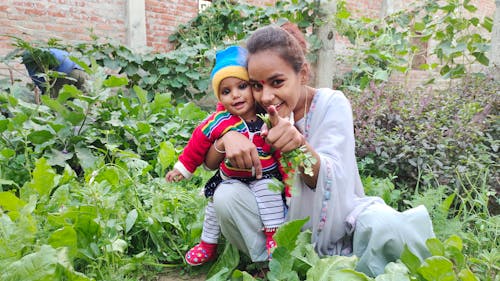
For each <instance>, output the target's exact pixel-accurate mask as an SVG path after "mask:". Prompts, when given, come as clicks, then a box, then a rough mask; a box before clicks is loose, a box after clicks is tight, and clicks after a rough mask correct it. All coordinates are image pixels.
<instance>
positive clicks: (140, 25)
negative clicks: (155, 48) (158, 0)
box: [126, 0, 147, 52]
mask: <svg viewBox="0 0 500 281" xmlns="http://www.w3.org/2000/svg"><path fill="white" fill-rule="evenodd" d="M126 21H127V22H126V23H127V46H128V47H129V48H130V49H132V50H134V51H138V52H140V51H143V50H145V49H146V47H147V37H146V4H145V0H127V19H126Z"/></svg>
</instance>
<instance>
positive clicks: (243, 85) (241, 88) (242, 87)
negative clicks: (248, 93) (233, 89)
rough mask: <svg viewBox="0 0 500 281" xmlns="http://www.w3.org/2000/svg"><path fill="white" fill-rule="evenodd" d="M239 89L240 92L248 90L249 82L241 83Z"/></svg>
mask: <svg viewBox="0 0 500 281" xmlns="http://www.w3.org/2000/svg"><path fill="white" fill-rule="evenodd" d="M238 87H239V88H240V90H244V89H246V88H248V83H247V82H244V83H241V84H240V85H238Z"/></svg>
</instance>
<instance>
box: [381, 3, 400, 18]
mask: <svg viewBox="0 0 500 281" xmlns="http://www.w3.org/2000/svg"><path fill="white" fill-rule="evenodd" d="M402 4H403V3H402V1H401V0H383V1H382V9H380V17H381V18H385V17H386V16H388V15H390V14H392V13H394V12H397V11H399V10H401V9H402V8H403V5H402Z"/></svg>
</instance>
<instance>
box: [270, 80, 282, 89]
mask: <svg viewBox="0 0 500 281" xmlns="http://www.w3.org/2000/svg"><path fill="white" fill-rule="evenodd" d="M271 84H272V85H273V86H275V87H276V86H279V85H281V84H283V80H280V79H276V80H273V81H272V83H271Z"/></svg>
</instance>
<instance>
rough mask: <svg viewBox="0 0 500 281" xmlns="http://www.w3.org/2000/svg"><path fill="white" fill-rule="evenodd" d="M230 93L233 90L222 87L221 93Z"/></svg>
mask: <svg viewBox="0 0 500 281" xmlns="http://www.w3.org/2000/svg"><path fill="white" fill-rule="evenodd" d="M230 93H231V90H229V89H227V88H226V89H222V91H221V95H224V96H225V95H229V94H230Z"/></svg>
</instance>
